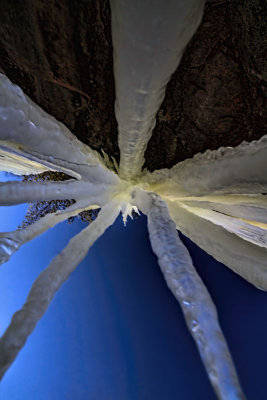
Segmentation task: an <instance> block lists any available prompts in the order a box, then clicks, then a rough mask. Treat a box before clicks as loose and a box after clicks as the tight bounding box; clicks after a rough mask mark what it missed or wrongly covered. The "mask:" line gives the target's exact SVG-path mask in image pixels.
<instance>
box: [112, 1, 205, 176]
mask: <svg viewBox="0 0 267 400" xmlns="http://www.w3.org/2000/svg"><path fill="white" fill-rule="evenodd" d="M203 6H204V1H203V0H168V1H163V0H154V1H152V2H151V1H148V0H135V1H124V0H111V16H112V42H113V59H114V76H115V85H116V103H115V113H116V119H117V121H118V129H119V148H120V168H119V174H120V176H121V177H122V178H124V179H129V178H131V177H135V176H137V175H139V174H140V172H141V168H142V166H143V163H144V153H145V149H146V147H147V143H148V141H149V139H150V137H151V135H152V131H153V129H154V126H155V123H156V113H157V111H158V109H159V107H160V105H161V103H162V101H163V98H164V95H165V88H166V85H167V83H168V80H169V79H170V77H171V74H172V73H173V72H174V71H175V69H176V68H177V67H178V64H179V62H180V60H181V58H182V54H183V51H184V49H185V47H186V45H187V44H188V42H189V41H190V39H191V38H192V36H193V34H194V33H195V31H196V30H197V27H198V25H199V23H200V21H201V18H202V14H203Z"/></svg>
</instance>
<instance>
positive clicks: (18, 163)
mask: <svg viewBox="0 0 267 400" xmlns="http://www.w3.org/2000/svg"><path fill="white" fill-rule="evenodd" d="M48 170H50V168H49V167H48V166H45V165H42V164H40V163H38V162H36V161H32V160H29V159H28V158H27V157H23V156H22V155H21V154H18V153H15V152H11V151H10V150H9V151H7V150H6V149H4V147H3V146H1V144H0V171H6V172H11V173H12V174H15V175H30V174H40V173H41V172H45V171H48ZM77 177H78V178H80V175H78V176H77Z"/></svg>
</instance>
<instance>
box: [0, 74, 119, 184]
mask: <svg viewBox="0 0 267 400" xmlns="http://www.w3.org/2000/svg"><path fill="white" fill-rule="evenodd" d="M0 93H1V96H0V145H3V146H6V148H7V149H8V150H9V152H11V153H12V152H14V153H17V152H18V153H19V152H22V153H23V155H26V157H27V158H29V159H30V160H33V161H35V162H38V161H39V162H40V164H45V165H47V166H48V167H49V168H50V169H53V170H54V169H55V170H61V171H62V172H65V173H67V170H68V171H69V172H68V173H69V175H71V176H74V177H77V174H79V176H83V177H87V179H88V180H91V181H92V180H93V181H96V180H98V181H99V180H101V181H102V182H104V181H108V180H111V179H112V178H113V179H114V180H116V178H115V174H114V173H112V172H111V171H109V170H108V169H107V168H106V167H105V165H104V163H103V161H102V157H101V156H99V155H98V153H97V152H96V151H94V150H92V149H90V147H89V146H87V145H85V144H83V143H82V142H80V141H79V140H78V139H77V138H76V137H75V136H74V135H73V134H72V133H71V132H70V131H69V130H68V129H67V128H66V127H65V126H64V125H63V124H62V123H61V122H59V121H57V120H56V119H55V118H54V117H52V116H51V115H49V114H47V113H46V112H45V111H44V110H42V109H41V108H40V107H38V105H37V104H35V103H34V102H32V101H31V100H30V99H29V98H28V97H27V96H26V95H25V94H24V93H23V91H22V90H21V89H20V88H19V87H18V86H16V85H13V84H12V83H11V82H10V81H9V79H8V78H7V77H6V76H5V75H3V74H0Z"/></svg>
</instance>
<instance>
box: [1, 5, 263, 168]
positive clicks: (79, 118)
mask: <svg viewBox="0 0 267 400" xmlns="http://www.w3.org/2000/svg"><path fill="white" fill-rule="evenodd" d="M264 3H265V2H264V0H236V1H218V0H216V1H208V2H207V4H206V7H205V15H204V18H203V21H202V23H201V26H200V27H199V30H198V32H197V33H196V35H195V36H194V37H193V39H192V41H191V43H190V44H189V46H188V48H187V49H186V51H185V54H184V57H183V60H182V63H181V65H180V66H179V68H178V69H177V71H176V72H175V73H174V75H173V77H172V79H171V80H170V82H169V84H168V87H167V91H166V97H165V100H164V102H163V104H162V107H161V109H160V110H159V112H158V115H157V125H156V127H155V130H154V133H153V136H152V138H151V140H150V142H149V145H148V148H147V151H146V167H148V168H149V169H150V170H153V169H158V168H162V167H171V166H172V165H174V164H175V163H176V162H178V161H181V160H183V159H185V158H188V157H192V156H193V155H194V154H195V153H198V152H200V151H201V152H202V151H204V150H206V149H208V148H209V149H216V148H218V147H220V146H222V145H223V146H235V145H237V144H239V143H240V142H242V141H243V140H248V141H251V140H254V139H258V138H259V137H261V136H262V135H263V134H264V133H265V131H264V129H265V128H264V123H265V121H264V100H265V97H264V89H265V88H266V62H265V59H264V55H265V53H264V36H266V22H265V21H266V11H265V10H266V7H264V6H265V4H264ZM264 14H265V15H264ZM265 52H266V50H265ZM112 67H113V65H112V40H111V27H110V7H109V2H108V1H107V0H98V1H94V0H60V1H58V0H47V1H45V2H44V1H39V0H24V1H15V0H8V1H7V0H2V1H1V2H0V69H1V70H2V71H3V72H4V73H5V74H6V75H7V76H8V77H9V78H10V79H11V80H12V81H13V82H15V83H17V84H18V85H20V86H21V87H22V89H23V90H24V91H25V92H26V93H27V94H28V95H29V96H30V97H31V98H32V99H33V100H34V101H35V102H36V103H38V104H39V105H40V106H41V107H42V108H44V109H45V110H46V111H47V112H48V113H50V114H52V115H54V116H55V117H56V118H57V119H59V120H60V121H62V122H63V123H65V124H66V125H67V126H68V128H69V129H70V130H71V131H72V132H73V133H75V135H76V136H77V137H78V138H79V139H80V140H82V141H83V142H85V143H87V144H89V145H90V146H91V147H92V148H94V149H97V150H100V149H101V148H103V149H104V151H105V152H107V153H108V154H110V155H113V156H114V157H115V158H116V159H117V160H118V159H119V150H118V145H117V124H116V120H115V115H114V97H115V95H114V79H113V70H112Z"/></svg>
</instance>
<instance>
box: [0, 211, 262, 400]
mask: <svg viewBox="0 0 267 400" xmlns="http://www.w3.org/2000/svg"><path fill="white" fill-rule="evenodd" d="M25 209H26V206H25V205H22V206H16V207H12V208H11V207H10V208H9V207H7V208H2V209H0V230H1V231H3V230H9V229H13V228H15V227H16V225H17V224H18V223H19V222H20V221H21V218H22V214H23V212H24V211H25ZM84 226H85V225H84V224H83V223H81V222H79V221H77V222H75V223H74V224H72V225H68V224H67V223H62V224H60V225H58V226H57V227H55V228H54V229H52V230H50V231H48V232H46V233H45V234H43V235H42V236H41V237H39V238H37V239H35V240H34V241H33V242H32V243H29V244H27V245H25V246H23V247H22V248H21V250H20V251H19V252H18V253H16V254H15V255H14V256H13V257H12V259H11V261H10V262H9V263H8V264H4V265H3V266H2V268H1V269H0V304H1V311H0V317H1V318H0V333H1V334H2V333H3V331H4V329H5V328H6V326H7V324H8V323H9V320H10V317H11V315H12V313H13V312H14V311H16V310H17V309H18V308H19V307H21V305H22V304H23V302H24V301H25V297H26V295H27V292H28V291H29V289H30V286H31V284H32V282H33V280H34V279H35V278H36V277H37V275H38V274H39V272H40V271H41V270H43V269H44V268H45V267H46V266H47V265H48V263H49V261H50V260H51V259H52V257H54V256H55V255H56V254H58V252H59V251H60V250H61V249H62V248H63V247H64V246H65V245H66V244H67V242H68V240H69V239H70V238H71V237H72V236H73V235H74V234H75V233H76V232H78V231H80V229H81V228H83V227H84ZM184 242H185V243H186V245H187V247H188V249H189V251H190V253H191V256H192V257H193V261H194V264H195V266H196V268H197V269H198V271H199V273H200V274H201V276H202V278H203V280H204V281H205V283H206V285H207V287H208V289H209V291H210V293H211V296H212V298H213V299H214V301H215V304H216V306H217V309H218V312H219V316H220V321H221V325H222V328H223V330H224V333H225V336H226V338H227V341H228V344H229V347H230V350H231V353H232V355H233V358H234V361H235V364H236V367H237V370H238V373H239V376H240V380H241V382H242V386H243V388H244V391H245V393H246V395H247V398H248V400H250V399H251V400H255V399H257V400H265V399H266V390H267V383H266V359H267V348H266V337H267V311H266V310H267V295H266V294H265V293H263V292H261V291H259V290H257V289H255V288H253V287H252V286H251V285H250V284H248V283H246V282H245V281H244V280H242V279H241V278H239V277H238V276H237V275H236V274H234V273H233V272H231V271H230V270H229V269H228V268H226V267H225V266H223V265H222V264H220V263H218V262H216V261H215V260H213V259H212V258H211V257H210V256H209V255H207V254H206V253H204V252H203V251H202V250H200V249H199V248H197V246H195V245H194V244H193V243H192V242H190V241H189V240H188V239H185V238H184ZM0 399H1V400H21V399H26V400H47V399H49V400H87V399H89V400H151V399H153V400H167V399H168V400H169V399H179V400H215V396H214V394H213V391H212V390H211V388H210V384H209V382H208V379H207V377H206V373H205V371H204V369H203V367H202V364H201V361H200V359H199V356H198V353H197V350H196V347H195V345H194V342H193V340H192V339H191V337H190V335H189V334H188V332H187V330H186V326H185V323H184V320H183V316H182V313H181V311H180V308H179V305H178V304H177V302H176V301H175V299H174V298H173V296H172V294H171V293H170V292H169V290H168V289H167V287H166V285H165V282H164V279H163V277H162V275H161V272H160V270H159V267H158V265H157V260H156V257H155V256H154V254H153V252H152V250H151V247H150V243H149V240H148V234H147V228H146V218H145V217H144V216H142V217H141V218H139V219H138V220H135V221H130V222H129V223H128V224H127V227H126V228H124V227H123V224H122V220H121V217H119V218H118V219H117V221H116V223H115V224H114V225H113V226H112V227H110V228H109V229H108V230H107V231H106V233H105V234H104V235H103V236H102V237H101V238H100V239H99V240H98V241H97V242H96V243H95V245H94V246H93V247H92V249H91V250H90V252H89V254H88V256H87V257H86V259H85V260H84V261H83V262H82V263H81V264H80V266H79V267H78V268H77V270H76V271H75V272H74V273H73V274H72V276H71V278H70V279H69V281H68V282H66V283H65V284H64V286H63V287H62V288H61V290H60V291H59V292H58V294H57V295H56V297H55V299H54V301H53V302H52V304H51V306H50V308H49V310H48V311H47V313H46V314H45V316H44V317H43V319H42V320H41V321H40V323H39V324H38V326H37V328H36V329H35V331H34V333H33V334H32V335H31V337H30V338H29V339H28V342H27V343H26V346H25V347H24V349H23V350H22V351H21V353H20V354H19V356H18V358H17V360H16V361H15V363H14V364H13V366H12V367H11V368H10V370H9V371H8V372H7V374H6V376H5V378H4V379H3V381H2V384H1V385H0Z"/></svg>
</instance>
